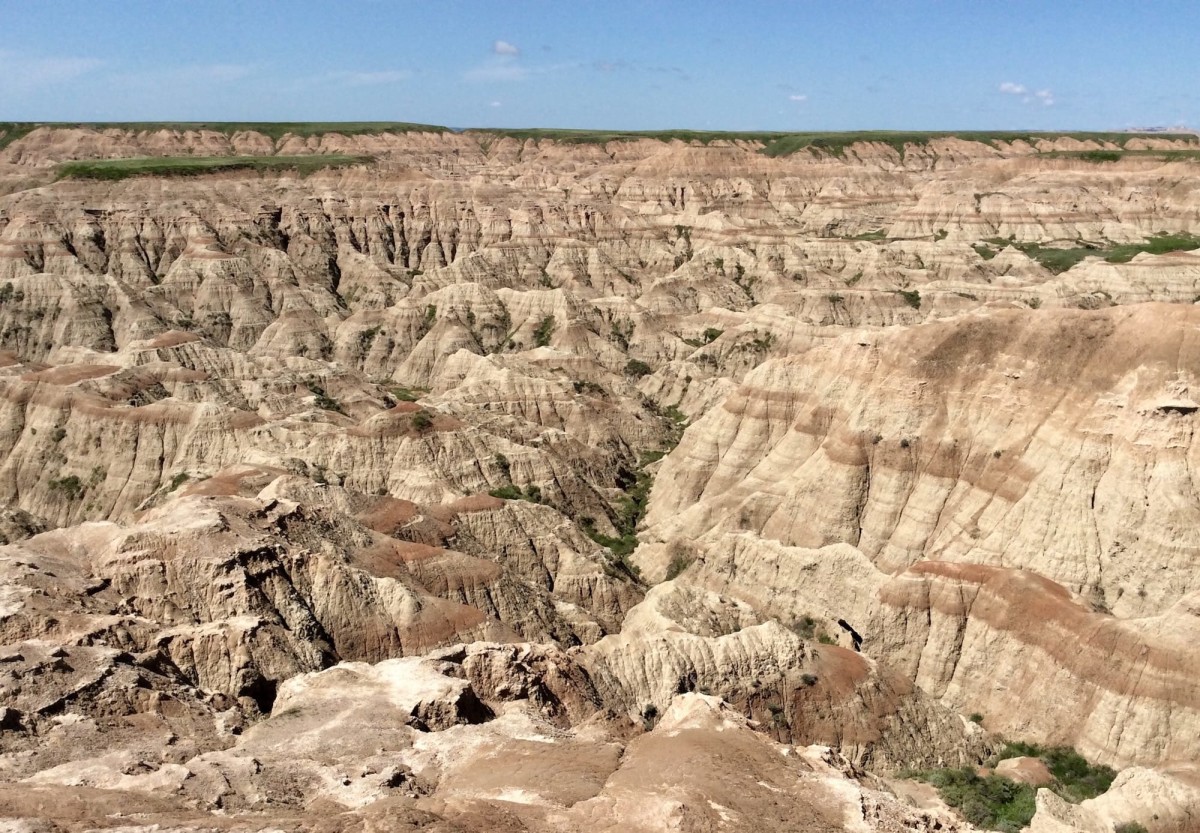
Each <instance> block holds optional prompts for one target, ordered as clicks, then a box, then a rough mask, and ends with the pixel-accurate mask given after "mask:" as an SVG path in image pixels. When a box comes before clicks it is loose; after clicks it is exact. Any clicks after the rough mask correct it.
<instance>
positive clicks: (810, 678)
mask: <svg viewBox="0 0 1200 833" xmlns="http://www.w3.org/2000/svg"><path fill="white" fill-rule="evenodd" d="M800 680H801V682H803V683H804V684H805V685H806V686H808V687H809V688H812V687H813V686H815V685H816V684H817V675H816V674H804V675H802V676H801V677H800Z"/></svg>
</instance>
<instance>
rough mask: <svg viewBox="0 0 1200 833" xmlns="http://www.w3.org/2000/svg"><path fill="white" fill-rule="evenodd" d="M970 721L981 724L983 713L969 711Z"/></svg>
mask: <svg viewBox="0 0 1200 833" xmlns="http://www.w3.org/2000/svg"><path fill="white" fill-rule="evenodd" d="M970 721H971V722H972V723H976V724H982V723H983V715H982V714H980V713H979V712H972V713H971V717H970Z"/></svg>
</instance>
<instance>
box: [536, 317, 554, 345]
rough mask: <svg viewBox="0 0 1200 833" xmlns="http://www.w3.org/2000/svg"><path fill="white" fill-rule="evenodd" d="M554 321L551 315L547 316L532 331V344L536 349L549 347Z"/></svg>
mask: <svg viewBox="0 0 1200 833" xmlns="http://www.w3.org/2000/svg"><path fill="white" fill-rule="evenodd" d="M555 323H556V322H555V320H554V316H553V315H547V316H546V317H545V318H543V319H542V322H541V323H540V324H538V326H537V329H536V330H534V331H533V343H534V344H535V345H536V346H538V347H549V346H550V336H552V335H553V334H554V327H555Z"/></svg>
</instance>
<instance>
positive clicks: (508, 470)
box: [492, 454, 512, 481]
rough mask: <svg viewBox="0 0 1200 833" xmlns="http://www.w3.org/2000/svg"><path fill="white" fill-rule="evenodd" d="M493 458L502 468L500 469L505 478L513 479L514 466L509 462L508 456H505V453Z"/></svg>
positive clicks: (498, 466) (497, 465)
mask: <svg viewBox="0 0 1200 833" xmlns="http://www.w3.org/2000/svg"><path fill="white" fill-rule="evenodd" d="M492 460H493V462H495V464H496V468H498V469H500V471H501V472H502V473H503V474H504V479H505V480H508V481H511V480H512V466H511V465H510V464H509V462H508V458H507V457H505V456H504V455H503V454H497V455H496V456H495V457H493V458H492Z"/></svg>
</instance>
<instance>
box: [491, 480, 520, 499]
mask: <svg viewBox="0 0 1200 833" xmlns="http://www.w3.org/2000/svg"><path fill="white" fill-rule="evenodd" d="M488 494H489V495H491V496H492V497H498V498H500V499H501V500H520V499H521V498H522V497H524V496H523V495H522V494H521V490H520V489H518V488H517V487H516V486H514V485H513V484H511V483H509V484H507V485H505V486H501V487H500V488H498V489H492V490H491V491H490V492H488Z"/></svg>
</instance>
